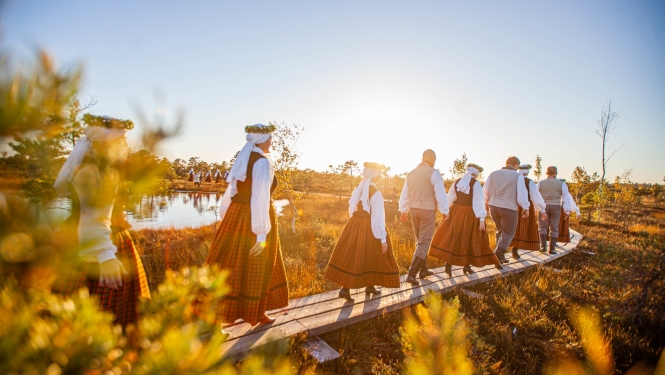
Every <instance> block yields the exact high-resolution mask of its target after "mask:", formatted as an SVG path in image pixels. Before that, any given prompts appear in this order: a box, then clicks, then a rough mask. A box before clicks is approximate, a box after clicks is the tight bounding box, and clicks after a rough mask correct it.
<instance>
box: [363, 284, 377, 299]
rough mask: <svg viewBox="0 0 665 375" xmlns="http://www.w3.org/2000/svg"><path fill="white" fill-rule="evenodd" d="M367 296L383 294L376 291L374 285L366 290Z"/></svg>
mask: <svg viewBox="0 0 665 375" xmlns="http://www.w3.org/2000/svg"><path fill="white" fill-rule="evenodd" d="M365 294H366V295H368V296H369V295H370V294H381V290H379V289H376V288H375V287H374V285H372V286H368V287H367V288H365Z"/></svg>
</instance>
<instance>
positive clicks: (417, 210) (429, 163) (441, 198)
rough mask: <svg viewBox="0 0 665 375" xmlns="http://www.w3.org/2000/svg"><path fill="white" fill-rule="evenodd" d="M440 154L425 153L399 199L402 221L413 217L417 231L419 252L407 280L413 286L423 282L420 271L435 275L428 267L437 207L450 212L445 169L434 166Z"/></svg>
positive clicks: (422, 274)
mask: <svg viewBox="0 0 665 375" xmlns="http://www.w3.org/2000/svg"><path fill="white" fill-rule="evenodd" d="M435 162H436V154H435V153H434V151H432V150H425V152H423V159H422V163H420V164H419V165H418V166H417V167H416V169H414V170H412V171H411V172H409V174H408V175H407V176H406V180H405V181H404V188H403V189H402V195H401V196H400V200H399V211H400V212H401V213H402V215H401V217H400V220H401V221H402V222H403V223H404V222H406V221H407V220H408V219H409V213H411V223H412V224H413V232H414V233H415V234H416V238H417V245H416V251H415V253H414V254H413V259H412V260H411V266H410V267H409V273H408V275H407V278H406V281H407V282H409V283H411V284H412V285H419V284H420V283H419V282H418V280H416V274H418V273H419V277H420V278H424V277H427V276H431V275H433V273H432V272H431V271H430V270H428V269H427V253H428V252H429V246H430V243H431V242H432V236H434V229H435V228H434V224H435V221H436V210H437V208H438V210H439V211H440V212H441V213H442V214H443V215H444V216H446V215H448V199H447V198H446V188H445V187H444V186H443V177H442V176H441V172H439V171H438V170H437V169H434V163H435Z"/></svg>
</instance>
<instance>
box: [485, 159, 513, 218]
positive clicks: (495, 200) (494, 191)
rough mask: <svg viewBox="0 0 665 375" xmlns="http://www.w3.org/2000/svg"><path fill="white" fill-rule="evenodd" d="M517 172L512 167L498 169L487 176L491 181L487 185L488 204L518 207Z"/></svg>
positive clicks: (510, 208) (508, 207) (509, 207)
mask: <svg viewBox="0 0 665 375" xmlns="http://www.w3.org/2000/svg"><path fill="white" fill-rule="evenodd" d="M519 176H520V175H519V173H517V172H515V171H514V170H512V169H499V170H498V171H494V172H492V173H491V174H490V176H489V177H488V180H491V181H492V184H491V185H490V186H489V189H488V194H489V205H490V206H494V207H501V208H507V209H509V210H515V211H517V209H518V204H517V180H518V179H519Z"/></svg>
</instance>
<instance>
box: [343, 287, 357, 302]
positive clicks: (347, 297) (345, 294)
mask: <svg viewBox="0 0 665 375" xmlns="http://www.w3.org/2000/svg"><path fill="white" fill-rule="evenodd" d="M339 298H344V299H345V300H346V302H354V301H355V300H354V299H353V298H352V297H351V291H350V290H349V288H342V289H340V291H339Z"/></svg>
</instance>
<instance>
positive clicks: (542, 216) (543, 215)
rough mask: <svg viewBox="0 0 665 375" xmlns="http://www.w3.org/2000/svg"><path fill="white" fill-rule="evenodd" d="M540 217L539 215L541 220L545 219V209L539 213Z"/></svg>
mask: <svg viewBox="0 0 665 375" xmlns="http://www.w3.org/2000/svg"><path fill="white" fill-rule="evenodd" d="M540 217H541V218H542V219H543V220H547V214H546V213H545V211H542V212H541V213H540Z"/></svg>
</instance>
